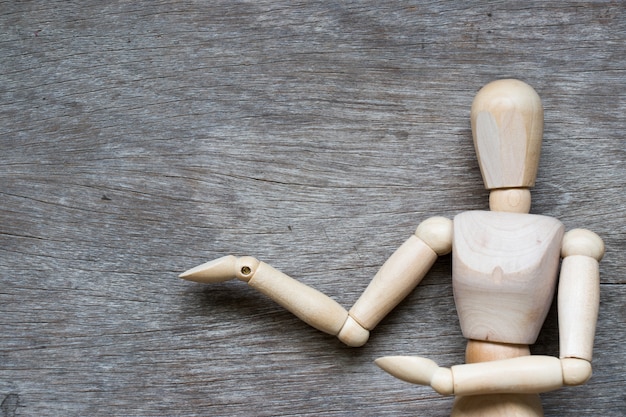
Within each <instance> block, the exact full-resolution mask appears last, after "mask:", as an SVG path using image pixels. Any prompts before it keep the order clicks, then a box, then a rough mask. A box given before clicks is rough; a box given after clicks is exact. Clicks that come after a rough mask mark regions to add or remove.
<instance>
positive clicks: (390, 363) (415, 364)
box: [374, 356, 439, 385]
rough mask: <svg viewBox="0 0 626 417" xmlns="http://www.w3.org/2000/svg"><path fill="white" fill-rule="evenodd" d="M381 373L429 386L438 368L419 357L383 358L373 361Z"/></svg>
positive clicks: (429, 361) (433, 363)
mask: <svg viewBox="0 0 626 417" xmlns="http://www.w3.org/2000/svg"><path fill="white" fill-rule="evenodd" d="M374 363H376V365H378V366H379V367H380V368H381V369H382V370H383V371H385V372H387V373H389V374H391V375H393V376H395V377H396V378H398V379H401V380H403V381H406V382H410V383H412V384H420V385H430V383H431V381H432V378H433V375H434V374H435V372H436V371H437V370H438V369H439V366H437V364H436V363H435V362H433V361H432V360H430V359H426V358H422V357H419V356H385V357H382V358H378V359H376V360H375V361H374Z"/></svg>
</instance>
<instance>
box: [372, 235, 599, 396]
mask: <svg viewBox="0 0 626 417" xmlns="http://www.w3.org/2000/svg"><path fill="white" fill-rule="evenodd" d="M603 255H604V244H603V242H602V240H601V239H600V237H598V235H596V234H595V233H593V232H590V231H588V230H583V229H574V230H571V231H569V232H568V233H566V234H565V236H564V237H563V244H562V248H561V256H562V257H563V263H562V265H561V274H560V279H559V295H558V312H559V341H560V355H559V356H560V357H559V358H555V357H551V356H524V357H518V358H513V359H504V360H498V361H491V362H481V363H472V364H465V365H457V366H453V367H452V368H450V369H448V368H441V367H439V366H437V365H436V364H435V363H434V362H433V361H431V360H429V359H425V358H420V357H405V356H391V357H385V358H380V359H377V360H376V364H377V365H378V366H380V367H381V368H383V369H384V370H385V371H387V372H389V373H391V374H392V375H394V376H395V377H397V378H400V379H402V380H405V381H407V382H412V383H416V384H422V385H431V386H432V387H433V388H434V389H435V390H436V391H437V392H439V393H440V394H444V395H451V394H455V395H478V394H495V393H528V394H530V393H541V392H547V391H552V390H555V389H558V388H560V387H562V386H564V385H580V384H584V383H585V382H586V381H587V380H588V379H589V378H590V377H591V356H592V350H593V340H594V335H595V328H596V321H597V318H598V306H599V299H600V274H599V266H598V262H599V260H600V259H602V256H603Z"/></svg>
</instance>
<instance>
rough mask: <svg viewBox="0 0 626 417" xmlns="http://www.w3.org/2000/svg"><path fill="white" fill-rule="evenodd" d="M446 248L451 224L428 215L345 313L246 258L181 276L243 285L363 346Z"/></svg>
mask: <svg viewBox="0 0 626 417" xmlns="http://www.w3.org/2000/svg"><path fill="white" fill-rule="evenodd" d="M451 247H452V221H451V220H449V219H446V218H444V217H433V218H431V219H428V220H426V221H424V222H422V223H421V224H420V225H419V226H418V228H417V230H416V232H415V235H413V236H411V237H410V238H409V239H408V240H407V241H406V242H405V243H404V244H403V245H402V246H400V248H398V249H397V250H396V252H395V253H394V254H393V255H392V256H391V257H390V258H389V259H388V260H387V262H385V263H384V264H383V266H382V267H381V269H380V270H379V271H378V273H377V274H376V276H375V277H374V278H373V279H372V282H371V283H370V285H369V286H368V287H367V289H366V290H365V292H364V293H363V295H362V296H361V297H360V298H359V300H358V301H357V302H356V304H355V305H354V307H353V308H352V309H351V310H350V314H349V315H348V312H347V311H346V310H345V309H344V308H343V307H342V306H341V305H339V304H338V303H337V302H336V301H334V300H333V299H331V298H330V297H328V296H327V295H325V294H323V293H321V292H319V291H317V290H315V289H313V288H311V287H309V286H307V285H305V284H303V283H301V282H299V281H297V280H295V279H293V278H291V277H289V276H288V275H285V274H284V273H282V272H280V271H278V270H277V269H275V268H273V267H272V266H270V265H268V264H266V263H264V262H261V261H259V260H257V259H255V258H252V257H249V256H244V257H241V258H237V257H235V256H232V255H231V256H225V257H222V258H219V259H216V260H214V261H210V262H207V263H205V264H202V265H200V266H197V267H195V268H192V269H190V270H188V271H186V272H184V273H182V274H181V275H180V277H181V278H184V279H187V280H191V281H196V282H203V283H214V282H223V281H227V280H229V279H235V278H237V279H239V280H242V281H245V282H247V283H248V284H249V285H250V286H251V287H253V288H255V289H256V290H258V291H259V292H261V293H263V294H265V295H266V296H268V297H269V298H271V299H272V300H274V301H276V302H277V303H278V304H280V305H281V306H283V307H284V308H286V309H287V310H289V311H290V312H292V313H293V314H294V315H296V316H297V317H298V318H300V319H301V320H302V321H304V322H305V323H307V324H309V325H311V326H312V327H314V328H316V329H318V330H321V331H323V332H325V333H328V334H332V335H333V336H337V337H338V338H339V340H341V341H342V342H343V343H345V344H347V345H348V346H354V347H357V346H362V345H364V344H365V343H366V342H367V340H368V338H369V331H370V330H372V329H373V328H374V327H375V326H376V324H378V322H379V321H380V320H382V318H383V317H385V315H387V314H388V313H389V311H391V310H392V309H393V308H394V307H395V306H396V305H397V304H398V303H399V302H400V301H402V300H403V299H404V297H406V296H407V295H408V294H409V293H410V292H411V290H413V288H415V286H416V285H417V284H419V282H420V281H421V280H422V278H423V277H424V275H426V272H428V270H429V269H430V267H431V266H432V264H433V263H434V262H435V259H437V255H438V254H445V253H448V252H450V250H451Z"/></svg>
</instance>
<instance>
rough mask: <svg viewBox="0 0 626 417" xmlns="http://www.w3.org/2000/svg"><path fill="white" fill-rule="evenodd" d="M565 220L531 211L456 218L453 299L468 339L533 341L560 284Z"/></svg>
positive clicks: (510, 341) (486, 212)
mask: <svg viewBox="0 0 626 417" xmlns="http://www.w3.org/2000/svg"><path fill="white" fill-rule="evenodd" d="M563 229H564V228H563V225H562V224H561V222H559V221H558V220H556V219H553V218H550V217H547V216H537V215H532V214H519V213H506V212H488V211H473V212H464V213H461V214H459V215H457V216H455V218H454V244H453V249H452V256H453V261H452V266H453V280H454V299H455V302H456V306H457V311H458V314H459V321H460V324H461V329H462V331H463V335H464V336H465V337H466V338H468V339H475V340H483V341H492V342H501V343H511V344H526V345H528V344H532V343H534V342H535V340H536V338H537V336H538V335H539V331H540V329H541V327H542V325H543V321H544V319H545V317H546V315H547V314H548V310H549V309H550V305H551V304H552V299H553V296H554V292H555V289H556V282H557V273H558V266H559V257H560V253H561V240H562V237H563V232H564V230H563Z"/></svg>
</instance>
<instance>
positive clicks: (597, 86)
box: [0, 0, 626, 417]
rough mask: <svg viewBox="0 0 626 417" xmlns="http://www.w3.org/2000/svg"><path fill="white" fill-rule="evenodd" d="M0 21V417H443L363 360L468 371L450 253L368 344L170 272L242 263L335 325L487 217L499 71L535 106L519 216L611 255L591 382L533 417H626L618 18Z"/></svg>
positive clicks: (3, 6)
mask: <svg viewBox="0 0 626 417" xmlns="http://www.w3.org/2000/svg"><path fill="white" fill-rule="evenodd" d="M0 27H1V28H2V30H0V57H1V59H0V416H3V417H4V416H56V415H63V416H110V415H115V416H228V417H249V416H250V415H255V416H259V417H263V416H292V417H293V416H329V417H338V416H346V417H347V416H377V417H378V416H383V417H384V416H393V417H403V416H411V417H413V416H428V417H447V416H449V415H450V410H451V408H452V404H453V402H454V399H453V398H452V397H443V396H440V395H438V394H436V393H434V392H433V390H432V389H430V388H428V387H418V386H415V385H411V384H407V383H405V382H403V381H399V380H396V379H394V378H393V377H391V376H389V375H388V374H386V373H385V372H383V371H382V370H380V369H379V368H378V367H376V366H375V365H374V363H373V361H374V360H375V359H376V358H379V357H383V356H389V355H423V356H427V357H428V358H430V359H432V360H434V361H435V362H436V363H438V364H440V365H442V366H451V365H455V364H458V363H461V362H463V357H464V351H465V340H464V338H463V337H462V335H461V332H460V329H459V323H458V321H457V319H456V318H455V315H456V313H455V306H454V302H453V298H452V286H451V278H450V275H451V256H449V255H444V256H441V257H439V259H438V260H437V261H436V262H435V264H434V265H433V268H432V269H431V271H430V272H429V273H428V274H427V275H426V276H425V277H424V279H423V281H422V283H421V284H420V285H419V286H418V287H417V288H416V289H415V290H414V292H412V293H411V294H409V295H408V296H407V297H406V298H405V300H404V301H403V302H401V303H400V305H399V306H398V307H397V308H396V309H395V310H394V311H392V312H391V313H390V314H389V315H388V316H387V317H386V318H385V319H383V320H382V321H381V322H380V323H379V324H378V326H377V327H376V329H375V330H374V331H373V332H372V335H371V338H370V340H369V342H368V343H367V344H366V345H365V346H364V347H362V348H357V349H355V348H348V347H346V346H345V345H344V344H343V343H341V342H340V341H338V340H337V339H336V338H335V337H333V336H328V335H325V334H324V333H322V332H320V331H317V330H315V329H313V328H311V327H310V326H308V325H306V324H304V323H302V322H301V321H300V320H299V319H297V318H296V317H294V316H293V315H292V314H291V313H289V312H287V311H285V310H284V309H283V308H282V307H280V306H278V305H277V304H276V303H274V302H273V301H271V300H269V299H268V298H267V297H265V296H263V295H262V294H259V293H258V292H257V291H255V290H254V289H252V288H250V287H249V286H247V285H245V284H244V283H242V282H237V281H233V282H224V283H216V284H211V285H207V284H199V283H194V282H188V281H185V280H181V279H179V278H177V276H178V274H180V273H181V272H182V271H185V270H187V268H190V267H193V266H194V265H198V264H201V263H203V262H205V261H207V260H212V259H217V258H220V257H222V256H225V255H228V254H233V255H235V256H237V257H239V256H241V255H253V256H255V257H256V258H257V259H260V260H263V261H264V262H266V263H268V264H269V265H272V266H273V267H275V268H276V269H278V270H280V271H282V272H284V273H285V274H288V275H289V276H292V277H294V278H296V279H298V280H299V281H301V282H303V283H305V284H307V285H309V286H311V287H313V288H315V289H317V290H320V291H322V292H324V293H325V294H327V295H329V296H330V297H331V298H333V299H335V300H336V301H337V302H338V303H339V304H341V305H342V306H344V307H346V308H349V307H350V306H351V305H353V304H354V303H355V301H356V300H357V299H358V297H359V296H360V294H361V293H362V292H363V291H364V289H365V288H366V287H367V285H368V282H369V281H370V279H371V277H373V276H374V275H375V274H376V271H377V270H378V269H379V268H380V266H381V265H382V264H383V263H384V261H385V260H386V259H387V258H388V257H389V256H390V255H391V254H392V253H393V252H394V251H395V250H396V248H397V247H398V246H400V245H401V244H402V242H404V241H405V240H406V238H407V237H408V236H410V235H411V234H412V233H413V231H414V230H415V228H416V226H417V225H418V224H419V223H420V222H422V221H423V220H424V219H428V218H430V217H432V216H445V217H448V218H453V217H454V216H455V215H456V214H458V213H460V212H463V211H467V210H486V209H487V207H488V205H487V204H488V203H487V201H488V195H487V192H486V191H485V190H484V188H483V185H482V180H481V175H480V170H479V166H478V163H477V161H476V157H475V152H474V150H473V145H472V135H471V129H470V121H469V120H470V117H469V116H470V114H469V113H470V106H471V103H472V100H473V98H474V96H475V94H476V92H477V91H478V90H479V89H480V88H481V87H482V86H483V85H485V84H486V83H488V82H490V81H493V80H495V79H503V78H517V79H521V80H523V81H525V82H526V83H528V84H529V85H532V86H533V87H534V88H535V90H536V91H537V92H538V93H539V94H540V96H541V98H542V101H543V105H544V109H545V112H544V117H545V123H544V142H543V148H542V153H541V159H540V161H539V174H538V177H537V180H536V183H535V188H534V189H533V191H532V193H533V194H532V196H533V200H532V207H531V212H532V213H535V214H543V215H547V216H551V217H555V218H558V219H559V220H560V221H561V222H562V223H563V224H564V225H565V228H566V229H567V230H571V229H574V228H586V229H589V230H592V231H594V232H596V233H597V234H598V235H599V236H600V237H601V238H602V239H603V240H604V242H605V244H606V255H605V256H604V258H603V259H602V261H601V262H600V264H599V268H600V310H599V316H598V324H597V327H596V338H595V345H594V351H593V376H592V378H591V379H590V380H589V381H588V382H587V383H586V385H584V386H582V387H571V388H564V389H561V390H557V391H553V392H550V393H546V394H542V395H541V397H542V402H543V405H544V410H545V414H546V416H550V417H574V416H575V417H596V416H603V417H622V416H623V414H624V413H623V409H624V393H623V387H624V385H625V384H626V377H625V372H624V363H626V352H625V350H624V349H623V341H624V339H625V338H626V327H625V326H626V323H625V321H624V311H625V310H624V309H625V306H626V289H625V287H624V282H625V281H624V277H626V269H625V265H626V255H625V254H626V247H625V242H626V239H624V236H626V229H625V224H624V220H623V219H624V218H626V200H625V197H624V192H623V191H624V184H626V172H625V171H624V169H623V167H624V159H625V155H624V149H626V143H625V142H624V123H623V121H624V114H626V89H624V88H623V85H624V82H625V80H626V78H625V72H624V63H625V62H626V50H625V48H624V45H626V9H625V7H624V5H623V3H621V2H614V1H606V2H600V1H598V2H592V1H576V2H574V1H561V2H545V1H531V2H523V3H522V2H488V1H468V2H446V1H431V2H399V1H385V2H381V1H361V2H286V1H258V2H240V1H231V0H229V1H223V0H215V1H211V2H195V1H189V0H180V1H172V0H162V1H159V2H154V1H150V2H148V1H142V0H139V1H132V2H130V1H106V2H103V1H92V0H85V1H81V2H64V1H57V0H53V1H41V0H34V1H29V2H23V1H19V2H18V1H4V2H0ZM557 320H558V318H557V312H556V309H553V310H551V311H550V313H549V314H548V318H547V321H546V323H545V326H544V328H543V330H542V332H541V333H540V335H539V338H538V340H537V343H536V344H535V345H534V346H532V347H531V350H532V352H533V353H536V354H546V355H558V352H559V343H558V328H557V327H558V326H557Z"/></svg>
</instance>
